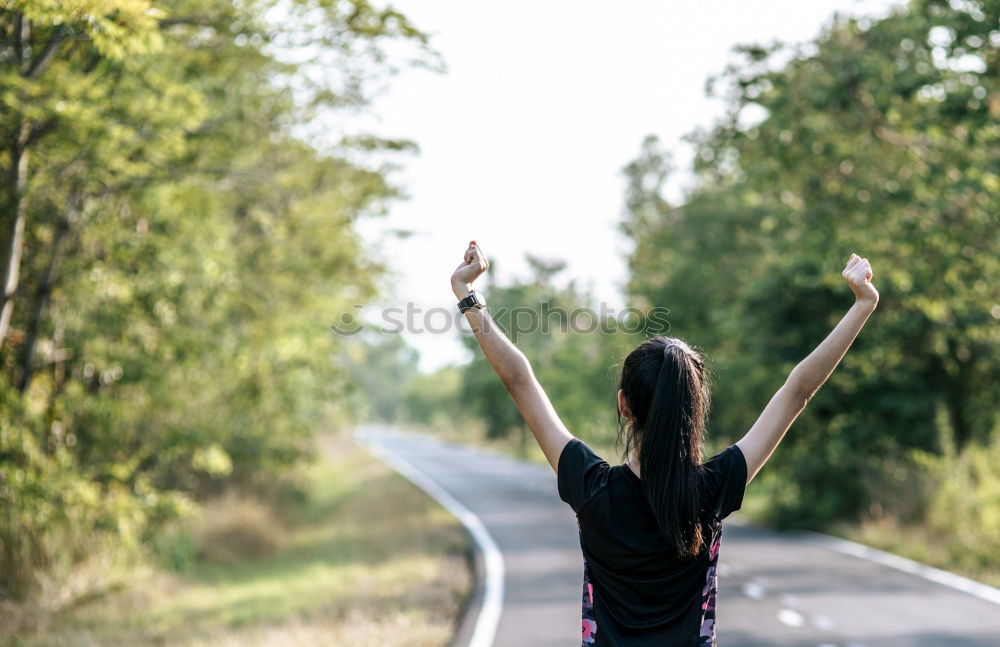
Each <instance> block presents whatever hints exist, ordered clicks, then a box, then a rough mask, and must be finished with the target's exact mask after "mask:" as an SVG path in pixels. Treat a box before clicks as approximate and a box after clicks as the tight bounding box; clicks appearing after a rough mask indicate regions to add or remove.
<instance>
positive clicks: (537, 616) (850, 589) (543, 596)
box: [359, 427, 1000, 647]
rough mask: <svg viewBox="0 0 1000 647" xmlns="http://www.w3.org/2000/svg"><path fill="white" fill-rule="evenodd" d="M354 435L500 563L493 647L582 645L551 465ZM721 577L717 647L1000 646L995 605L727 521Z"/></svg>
mask: <svg viewBox="0 0 1000 647" xmlns="http://www.w3.org/2000/svg"><path fill="white" fill-rule="evenodd" d="M359 433H360V436H359V437H360V438H362V439H363V440H366V441H367V442H372V441H374V442H375V443H376V444H377V445H378V446H380V447H381V449H382V451H383V452H387V453H389V454H391V455H393V456H395V457H397V458H400V459H402V460H403V461H405V462H406V463H408V464H409V465H411V466H412V467H414V468H416V470H418V471H419V472H421V473H422V474H424V475H425V476H427V477H429V478H430V479H431V480H432V481H433V482H434V483H436V484H437V485H438V486H439V487H440V488H441V489H442V490H444V491H445V492H447V493H448V494H449V495H451V497H453V498H454V499H455V500H457V501H458V502H459V503H460V504H461V505H463V506H464V507H465V508H467V509H468V510H469V511H471V512H472V513H473V514H474V515H475V516H476V517H478V518H479V520H481V522H482V524H483V525H484V526H485V528H486V529H487V530H488V533H489V535H491V536H492V538H493V540H494V541H495V543H496V546H497V547H498V548H499V550H500V552H501V554H502V557H503V563H504V567H505V568H504V575H503V585H504V587H503V588H504V590H503V606H502V611H501V613H500V620H499V624H498V626H497V630H496V634H495V638H494V640H493V643H492V644H493V645H494V646H495V647H549V646H556V645H558V646H560V647H566V646H570V645H579V644H580V638H579V635H580V633H579V626H580V596H581V585H582V577H583V558H582V556H581V554H580V547H579V541H578V535H577V529H576V521H575V518H574V516H573V512H572V510H570V508H569V506H567V505H566V504H565V503H563V502H562V501H560V500H559V497H558V494H557V493H556V481H555V475H554V474H553V473H552V471H551V470H550V469H548V468H547V467H546V466H541V465H533V464H528V463H524V462H521V461H517V460H513V459H511V458H508V457H505V456H502V455H500V454H496V453H493V452H489V451H484V450H482V449H476V448H471V447H466V446H461V445H453V444H447V443H443V442H441V441H438V440H436V439H433V438H430V437H426V436H418V435H412V434H404V433H400V432H397V431H393V430H391V429H386V428H380V427H367V428H365V429H364V430H362V431H361V432H359ZM480 569H482V559H480ZM719 573H720V577H719V611H718V617H717V627H718V639H719V645H721V646H722V647H751V646H752V647H764V646H769V647H776V646H781V647H791V646H795V647H798V646H802V647H805V646H809V647H876V646H877V647H918V646H919V647H1000V603H997V602H992V601H988V600H985V599H981V598H980V597H976V596H973V595H970V594H968V593H964V592H962V591H957V590H955V589H953V588H950V587H948V586H944V585H942V584H939V583H936V582H932V581H929V580H927V579H925V578H922V577H918V576H916V575H913V574H910V573H906V572H902V571H900V570H897V569H895V568H890V567H888V566H884V565H882V564H878V563H874V562H872V561H869V560H866V559H861V558H858V557H855V556H850V555H847V554H843V553H842V552H838V551H836V550H832V549H831V548H829V547H827V546H826V545H824V544H823V543H822V541H821V540H818V539H817V538H816V537H815V536H813V535H809V534H789V533H776V532H772V531H767V530H762V529H759V528H755V527H753V526H750V525H747V524H745V523H741V522H740V520H739V518H738V517H737V516H735V515H734V517H731V518H730V519H727V520H726V522H725V530H724V535H723V541H722V549H721V556H720V567H719ZM994 592H995V590H994ZM482 593H483V591H482V584H480V590H479V591H478V592H477V596H476V597H475V598H474V599H473V600H472V602H471V603H470V611H469V613H467V614H466V616H467V617H466V620H465V622H463V624H462V627H461V628H460V630H459V634H458V639H457V641H456V645H459V644H461V645H465V644H468V640H469V636H471V635H472V632H473V624H474V622H475V620H476V616H477V611H478V609H479V601H480V600H481V597H482Z"/></svg>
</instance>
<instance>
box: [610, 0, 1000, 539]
mask: <svg viewBox="0 0 1000 647" xmlns="http://www.w3.org/2000/svg"><path fill="white" fill-rule="evenodd" d="M998 19H1000V5H998V4H997V3H994V2H978V3H977V2H970V3H962V4H961V5H959V4H957V3H947V2H936V1H924V2H913V3H911V5H910V6H909V7H908V8H905V9H899V10H897V11H895V12H894V13H893V14H891V15H890V16H888V17H886V18H885V19H882V20H868V19H855V18H848V19H842V18H838V19H835V20H834V21H833V22H832V23H831V24H830V26H829V27H828V28H827V29H826V30H825V32H824V33H823V34H822V35H821V36H820V37H819V38H818V39H817V40H816V41H815V42H813V43H810V44H809V45H808V46H807V47H801V48H798V49H791V50H790V51H789V48H785V47H777V48H768V47H757V46H748V47H745V48H743V49H742V50H741V52H742V57H743V59H742V62H741V63H740V64H737V65H734V66H733V67H732V68H730V69H729V70H727V71H726V73H725V74H724V75H723V78H722V79H721V80H720V81H717V82H716V83H715V84H714V87H716V88H720V87H721V88H722V89H723V90H724V91H725V92H726V93H727V96H728V100H729V103H730V107H729V110H728V115H727V117H726V118H725V119H724V120H723V121H722V122H721V123H719V124H718V125H717V126H716V127H715V128H713V129H711V130H710V131H708V132H705V133H699V134H696V136H695V137H694V141H695V142H696V145H697V155H696V172H697V174H698V178H699V182H698V185H697V187H696V188H695V189H694V191H693V192H692V193H691V195H690V196H688V198H687V199H686V200H685V203H684V204H683V205H679V206H677V207H674V208H671V207H669V206H668V205H665V204H664V203H662V201H658V199H657V197H656V192H655V191H654V192H652V193H651V194H650V195H648V196H646V197H644V198H643V199H642V200H641V201H640V202H639V203H638V204H639V205H640V206H635V205H633V206H632V208H631V210H630V215H629V217H628V219H627V220H626V232H627V233H628V234H629V235H630V236H631V237H632V238H633V239H634V240H635V242H636V249H635V253H634V254H633V255H632V257H631V259H630V263H631V268H632V280H631V283H630V292H631V294H632V296H633V298H634V299H636V300H640V301H641V302H644V303H645V302H648V303H651V304H658V305H665V306H668V307H670V309H671V322H672V324H673V325H674V329H675V332H677V334H679V335H681V336H686V337H689V338H691V339H692V340H693V341H695V342H696V343H698V344H700V345H703V346H704V347H706V348H707V350H708V353H709V356H710V357H711V358H713V359H714V360H715V362H714V363H715V366H716V369H717V372H718V374H719V379H718V380H717V382H718V394H717V398H716V400H715V402H716V405H717V406H716V409H715V415H714V416H713V426H714V428H715V429H718V430H720V431H721V432H722V433H724V434H725V435H727V436H729V437H736V436H738V435H739V434H740V433H742V432H743V431H745V429H746V428H747V427H748V426H749V424H751V423H752V422H753V420H752V418H753V416H754V415H756V413H757V412H758V411H759V410H760V408H762V407H763V405H764V403H765V402H766V400H767V397H768V396H769V395H770V393H771V392H773V390H774V389H775V388H776V387H777V386H778V385H779V384H780V380H781V379H782V378H783V377H784V376H785V375H786V374H787V371H788V370H789V369H790V368H791V366H792V365H793V364H794V362H796V361H798V360H799V359H801V357H803V356H804V355H805V354H806V353H808V352H809V350H811V348H812V347H813V346H815V344H816V343H818V342H819V341H820V340H821V339H822V336H823V335H824V334H825V333H826V331H828V330H829V328H830V327H831V326H832V325H833V323H835V321H836V318H837V317H838V316H839V315H840V314H841V313H842V311H843V310H844V309H845V308H846V307H847V305H848V304H849V295H847V294H845V292H844V290H843V288H842V286H840V285H839V283H838V282H839V269H840V267H841V266H842V262H843V260H844V259H845V258H846V257H847V256H848V255H849V253H850V252H852V251H858V252H859V253H862V254H864V255H865V256H867V257H868V258H870V259H872V262H873V265H874V266H875V269H876V274H877V280H878V282H879V285H880V289H881V291H882V295H883V298H882V302H881V304H880V307H879V312H878V313H877V315H876V316H875V317H874V319H873V321H872V323H871V325H870V326H868V327H867V328H866V330H865V331H864V333H863V334H862V335H861V337H860V338H859V340H858V342H857V343H856V345H855V347H854V348H853V349H852V351H851V352H850V353H849V354H848V356H847V357H846V359H845V361H844V363H843V365H842V367H841V368H840V369H838V371H837V373H836V374H835V375H834V376H833V377H832V378H831V381H830V383H829V384H828V385H827V386H825V387H824V388H823V390H821V391H820V393H819V394H818V395H817V396H816V398H815V399H814V400H813V402H812V404H811V405H810V407H809V409H807V411H806V414H805V415H804V416H803V418H802V420H800V421H799V422H797V423H796V427H795V430H794V431H793V433H791V434H790V435H789V437H788V439H787V440H786V442H785V444H784V446H783V449H782V451H781V452H779V453H778V454H776V457H775V460H774V463H775V465H774V468H773V472H774V473H775V474H777V475H778V476H780V477H781V478H782V480H783V483H784V485H785V487H783V488H782V490H781V491H782V496H781V497H779V498H778V499H777V500H776V501H775V502H774V510H775V514H776V518H778V519H779V520H782V521H786V522H791V523H797V524H801V523H806V524H808V523H822V522H825V521H828V520H830V519H838V518H851V517H854V516H856V515H858V514H860V513H861V512H864V511H866V510H868V507H869V506H870V505H871V504H873V503H877V502H878V501H879V500H880V497H883V495H884V494H885V492H886V490H888V489H892V488H889V487H887V485H886V484H887V483H893V482H894V479H896V476H894V475H898V474H906V473H909V472H908V471H907V470H910V469H911V468H912V467H913V465H912V463H911V461H910V459H909V456H910V455H911V452H913V451H917V450H919V451H929V452H940V451H943V450H944V449H946V448H947V447H954V448H957V449H961V448H963V447H966V446H968V445H969V444H970V443H987V442H988V441H989V439H990V438H991V437H992V436H993V435H994V434H995V433H996V429H997V416H996V408H995V406H993V405H992V404H991V403H993V402H995V401H996V399H997V397H998V395H1000V393H998V386H997V385H998V380H997V377H998V372H1000V361H998V355H997V350H998V341H1000V337H998V335H1000V328H998V326H997V318H998V316H1000V309H998V308H992V305H991V304H995V303H998V302H1000V293H998V291H997V289H998V288H997V286H996V285H995V284H993V283H990V282H989V281H988V280H987V279H986V278H985V277H989V276H993V275H996V273H997V271H998V269H1000V267H998V259H1000V248H998V239H997V236H996V232H997V231H998V226H997V225H998V222H997V213H1000V201H998V196H1000V192H998V191H997V189H998V188H1000V174H998V171H1000V146H998V144H1000V139H998V137H1000V130H998V128H997V123H998V121H997V117H998V116H1000V66H998V62H1000V59H998V54H997V51H998V49H997V47H996V43H995V39H996V35H995V33H996V32H995V31H994V30H995V25H996V24H997V20H998ZM779 60H780V61H784V62H778V61H779ZM650 155H651V154H650V153H649V152H648V151H647V152H645V153H644V154H643V156H641V157H640V162H641V161H642V160H644V159H645V160H649V159H650ZM647 166H649V165H648V164H643V163H637V164H636V165H633V167H632V169H631V172H632V174H633V182H632V184H633V185H637V184H641V182H640V181H639V179H641V178H642V177H643V176H648V175H649V174H650V173H653V174H654V176H655V173H656V172H658V171H656V166H655V165H653V169H654V170H653V171H650V170H648V169H647V168H646V167H647ZM636 178H639V179H636ZM654 184H655V183H654ZM650 214H652V215H650ZM770 472H772V470H769V473H770ZM830 483H838V484H839V485H838V487H837V488H831V487H830V485H829V484H830ZM894 487H898V488H905V487H909V486H908V485H907V484H905V483H899V485H898V486H894Z"/></svg>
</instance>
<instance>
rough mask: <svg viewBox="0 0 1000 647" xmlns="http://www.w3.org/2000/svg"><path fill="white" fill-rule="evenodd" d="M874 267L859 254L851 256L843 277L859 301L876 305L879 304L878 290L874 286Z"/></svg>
mask: <svg viewBox="0 0 1000 647" xmlns="http://www.w3.org/2000/svg"><path fill="white" fill-rule="evenodd" d="M872 276H874V275H873V274H872V266H871V264H870V263H869V262H868V259H867V258H861V257H860V256H858V255H857V254H851V258H850V259H849V260H848V261H847V267H845V268H844V272H843V277H844V280H845V281H847V285H849V286H850V287H851V291H853V292H854V296H855V297H856V298H857V300H858V301H862V302H864V303H868V304H871V305H873V306H874V305H876V304H877V303H878V290H876V289H875V286H874V285H872Z"/></svg>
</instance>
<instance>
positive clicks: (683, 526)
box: [618, 337, 709, 556]
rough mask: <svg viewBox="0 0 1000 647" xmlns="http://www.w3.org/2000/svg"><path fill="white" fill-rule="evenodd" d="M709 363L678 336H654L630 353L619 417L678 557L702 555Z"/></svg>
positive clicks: (622, 441)
mask: <svg viewBox="0 0 1000 647" xmlns="http://www.w3.org/2000/svg"><path fill="white" fill-rule="evenodd" d="M707 377H708V376H707V374H706V371H705V361H704V359H703V358H702V356H701V355H700V354H699V353H698V352H696V351H695V350H694V349H692V348H691V347H690V346H688V344H686V343H685V342H684V341H682V340H680V339H675V338H673V337H653V338H651V339H648V340H646V341H645V342H643V343H642V344H640V345H639V346H638V348H636V349H635V350H633V351H632V352H631V353H629V355H628V357H626V358H625V363H624V364H623V365H622V375H621V380H620V382H619V384H618V386H619V388H620V389H621V390H622V392H623V393H624V394H625V403H626V404H627V405H628V411H627V414H626V416H622V413H621V411H619V412H618V440H619V443H620V444H623V445H624V448H625V454H626V456H630V455H631V453H632V452H633V451H634V450H635V449H636V448H638V450H639V471H640V476H641V479H642V483H643V489H644V490H645V493H646V497H647V498H648V499H649V504H650V506H651V507H652V509H653V513H654V515H655V516H656V520H657V522H658V524H659V526H660V529H661V530H662V532H663V534H664V536H665V537H666V539H667V542H668V546H669V547H670V548H672V549H673V550H674V552H675V553H676V554H677V555H682V556H683V555H697V554H698V553H699V552H700V550H701V548H702V543H703V537H702V524H701V521H700V519H701V500H700V496H699V492H698V481H697V476H698V469H699V466H700V465H701V451H702V447H701V445H702V439H703V437H704V430H705V418H706V416H707V414H708V407H709V390H708V379H707Z"/></svg>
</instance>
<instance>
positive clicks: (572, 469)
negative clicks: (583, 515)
mask: <svg viewBox="0 0 1000 647" xmlns="http://www.w3.org/2000/svg"><path fill="white" fill-rule="evenodd" d="M610 469H611V466H610V465H608V462H607V461H605V460H604V459H603V458H601V457H600V456H598V455H597V454H596V453H594V450H592V449H591V448H590V446H589V445H587V444H586V443H585V442H583V441H582V440H580V439H579V438H573V439H572V440H570V441H569V442H568V443H566V446H565V447H563V449H562V452H561V453H560V454H559V464H558V468H557V470H556V479H557V481H558V487H559V496H560V498H561V499H562V500H563V501H565V502H567V503H569V504H570V506H572V507H573V509H574V510H577V511H579V509H580V508H581V507H583V504H584V503H586V501H587V500H588V499H589V498H590V497H591V496H592V495H593V494H594V493H595V492H596V491H597V490H599V489H600V488H601V487H602V486H603V485H604V484H605V483H606V482H607V477H608V471H609V470H610Z"/></svg>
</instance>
